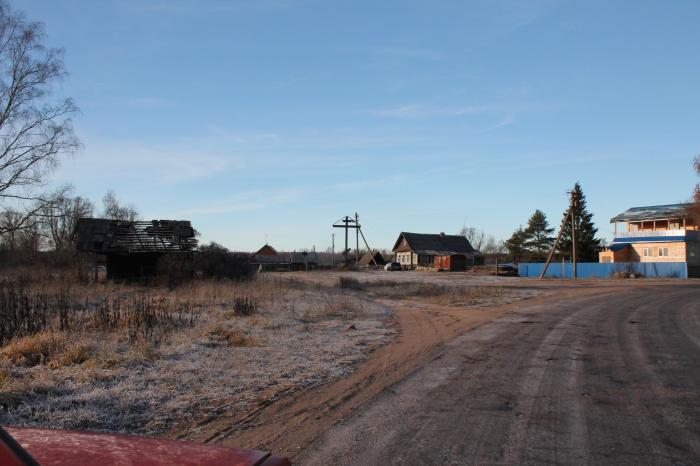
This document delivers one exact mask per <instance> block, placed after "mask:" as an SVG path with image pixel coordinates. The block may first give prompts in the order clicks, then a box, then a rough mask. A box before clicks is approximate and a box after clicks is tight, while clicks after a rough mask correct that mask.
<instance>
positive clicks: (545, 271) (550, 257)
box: [540, 205, 573, 280]
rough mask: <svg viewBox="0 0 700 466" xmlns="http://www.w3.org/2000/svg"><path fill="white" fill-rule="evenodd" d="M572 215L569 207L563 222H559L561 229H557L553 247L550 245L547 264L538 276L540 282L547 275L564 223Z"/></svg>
mask: <svg viewBox="0 0 700 466" xmlns="http://www.w3.org/2000/svg"><path fill="white" fill-rule="evenodd" d="M572 215H573V209H572V206H571V205H569V212H568V213H567V214H566V217H564V221H563V222H561V228H559V234H558V235H557V239H556V240H554V245H552V249H551V251H549V256H548V257H547V262H545V263H544V268H543V269H542V273H541V274H540V280H541V279H543V278H544V274H546V273H547V268H549V264H550V262H552V258H553V257H554V253H555V252H556V250H557V245H558V244H559V240H560V239H561V234H562V232H563V231H564V226H565V225H566V222H567V220H568V218H569V217H570V216H572Z"/></svg>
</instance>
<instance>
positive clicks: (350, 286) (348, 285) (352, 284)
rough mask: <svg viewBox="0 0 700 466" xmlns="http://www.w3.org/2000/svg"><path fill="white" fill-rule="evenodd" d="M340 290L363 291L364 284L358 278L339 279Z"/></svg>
mask: <svg viewBox="0 0 700 466" xmlns="http://www.w3.org/2000/svg"><path fill="white" fill-rule="evenodd" d="M338 288H343V289H347V290H361V289H362V288H363V284H362V283H361V282H360V281H359V280H358V279H357V278H353V277H339V278H338Z"/></svg>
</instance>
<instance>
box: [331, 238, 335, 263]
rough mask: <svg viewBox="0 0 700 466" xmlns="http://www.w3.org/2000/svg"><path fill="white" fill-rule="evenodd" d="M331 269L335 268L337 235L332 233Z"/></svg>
mask: <svg viewBox="0 0 700 466" xmlns="http://www.w3.org/2000/svg"><path fill="white" fill-rule="evenodd" d="M331 268H333V269H334V268H335V233H331Z"/></svg>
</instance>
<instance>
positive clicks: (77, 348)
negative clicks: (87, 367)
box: [0, 331, 94, 368]
mask: <svg viewBox="0 0 700 466" xmlns="http://www.w3.org/2000/svg"><path fill="white" fill-rule="evenodd" d="M93 350H94V345H93V344H92V343H91V342H83V341H74V340H72V339H71V338H70V336H69V335H67V334H66V333H62V332H53V331H46V332H41V333H37V334H36V335H31V336H27V337H22V338H19V339H17V340H14V341H12V342H11V343H10V344H8V345H6V346H5V347H4V348H3V349H2V350H1V351H0V359H1V360H4V361H9V362H11V363H13V364H15V365H19V366H26V367H32V366H37V365H40V364H46V365H48V366H49V367H51V368H58V367H64V366H70V365H73V364H82V363H83V362H85V361H87V360H89V359H90V358H91V357H92V355H93Z"/></svg>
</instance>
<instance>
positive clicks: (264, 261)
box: [250, 244, 318, 272]
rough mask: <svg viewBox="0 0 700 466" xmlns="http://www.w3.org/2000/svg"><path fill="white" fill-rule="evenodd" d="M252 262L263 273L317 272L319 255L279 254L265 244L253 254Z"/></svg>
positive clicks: (311, 252)
mask: <svg viewBox="0 0 700 466" xmlns="http://www.w3.org/2000/svg"><path fill="white" fill-rule="evenodd" d="M250 262H251V264H253V265H254V266H255V267H257V269H258V270H259V271H261V272H262V271H265V272H268V271H305V270H316V268H317V267H318V253H316V251H303V252H291V253H284V252H278V251H277V250H276V249H275V248H273V247H272V246H270V245H269V244H265V245H264V246H263V247H261V248H260V249H258V250H257V251H256V252H254V253H253V254H251V256H250Z"/></svg>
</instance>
